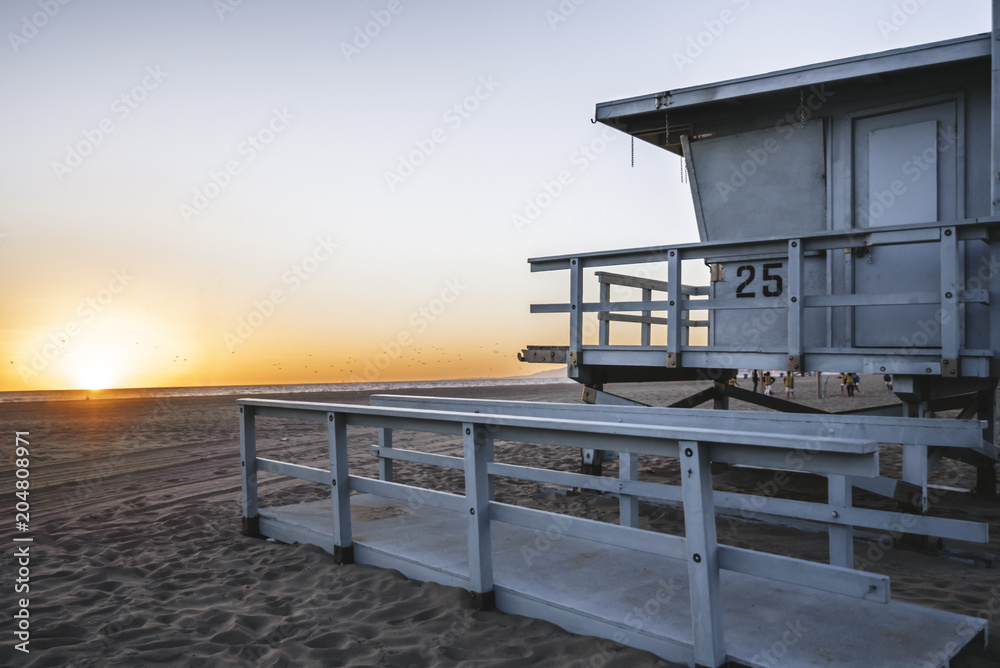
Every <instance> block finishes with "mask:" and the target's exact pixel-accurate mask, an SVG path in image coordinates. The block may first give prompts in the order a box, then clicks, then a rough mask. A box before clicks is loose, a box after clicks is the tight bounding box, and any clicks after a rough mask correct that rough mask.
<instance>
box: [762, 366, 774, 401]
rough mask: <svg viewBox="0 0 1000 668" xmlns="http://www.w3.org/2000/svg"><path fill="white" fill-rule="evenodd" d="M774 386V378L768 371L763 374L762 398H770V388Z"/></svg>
mask: <svg viewBox="0 0 1000 668" xmlns="http://www.w3.org/2000/svg"><path fill="white" fill-rule="evenodd" d="M772 385H774V376H772V375H771V372H770V371H765V372H764V396H767V397H769V396H771V386H772Z"/></svg>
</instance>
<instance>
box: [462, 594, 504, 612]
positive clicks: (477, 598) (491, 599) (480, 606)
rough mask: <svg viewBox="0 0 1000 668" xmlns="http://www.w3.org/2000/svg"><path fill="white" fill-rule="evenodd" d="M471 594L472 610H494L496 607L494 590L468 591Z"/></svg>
mask: <svg viewBox="0 0 1000 668" xmlns="http://www.w3.org/2000/svg"><path fill="white" fill-rule="evenodd" d="M469 593H470V594H472V609H473V610H495V609H496V607H497V595H496V592H495V591H494V590H492V589H491V590H489V591H484V592H481V593H480V592H476V591H470V592H469Z"/></svg>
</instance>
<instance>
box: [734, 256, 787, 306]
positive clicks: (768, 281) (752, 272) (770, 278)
mask: <svg viewBox="0 0 1000 668" xmlns="http://www.w3.org/2000/svg"><path fill="white" fill-rule="evenodd" d="M772 269H781V263H780V262H772V263H771V264H765V265H763V266H761V274H762V275H763V282H764V290H763V292H764V296H765V297H780V296H781V290H782V287H783V284H782V281H781V276H778V275H776V274H772V273H771V270H772ZM744 274H745V275H746V280H744V281H743V282H742V283H740V284H739V286H738V287H737V288H736V296H737V297H740V298H752V297H756V296H757V293H756V292H754V291H752V290H749V289H748V288H750V287H751V284H752V283H753V281H754V279H755V278H756V277H757V268H756V267H754V266H753V265H752V264H744V265H742V266H740V267H739V268H738V269H737V270H736V278H743V276H744Z"/></svg>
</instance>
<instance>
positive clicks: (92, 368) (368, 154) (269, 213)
mask: <svg viewBox="0 0 1000 668" xmlns="http://www.w3.org/2000/svg"><path fill="white" fill-rule="evenodd" d="M723 12H729V14H726V15H725V18H726V19H727V22H726V23H724V24H723V23H722V22H720V21H719V19H720V17H722V16H723ZM989 25H990V2H989V0H952V1H949V2H944V0H864V1H862V0H842V1H841V2H836V3H829V2H823V3H820V2H802V1H801V0H798V1H795V2H792V1H786V0H712V1H707V2H697V3H693V2H653V1H648V0H636V1H628V0H626V1H621V2H611V0H561V1H560V0H536V1H527V0H506V1H505V2H478V1H470V0H465V1H459V0H441V1H437V0H433V1H432V0H370V1H368V0H366V1H363V2H362V1H357V2H349V1H337V2H332V1H331V2H320V1H319V0H290V1H285V2H273V1H272V2H267V1H265V0H172V1H171V2H166V1H153V0H117V1H116V0H91V1H89V2H85V1H84V0H5V2H3V3H2V4H0V30H2V32H3V35H4V37H3V41H2V44H0V81H2V82H3V91H4V95H3V104H2V105H0V137H2V141H0V147H2V160H0V284H2V286H3V299H2V304H3V307H2V310H0V313H2V318H0V352H2V357H0V361H2V362H3V369H4V373H3V374H2V375H0V390H30V389H60V388H87V389H92V388H98V387H102V386H119V387H148V386H185V385H230V384H258V383H259V384H269V383H282V382H286V383H309V382H340V381H344V382H350V381H357V380H366V379H367V380H386V381H388V380H407V379H417V378H426V379H435V378H469V377H484V376H485V377H496V376H509V375H516V374H522V373H532V372H534V371H537V370H538V367H535V366H531V365H524V364H521V363H519V362H518V361H517V360H516V353H517V351H518V350H519V349H520V348H521V347H522V346H523V345H524V344H528V343H533V344H543V343H565V340H566V336H567V334H566V333H567V329H568V327H567V322H566V319H565V317H564V316H559V315H535V316H532V315H530V314H529V312H528V305H529V304H530V303H532V302H547V301H564V300H565V296H566V291H567V287H568V280H567V278H566V276H565V275H563V274H562V273H561V272H556V273H553V274H534V275H532V274H531V273H530V272H529V270H528V265H527V264H526V262H525V260H526V259H527V258H528V257H535V256H541V255H548V254H561V253H567V252H574V251H587V250H601V249H611V248H623V247H632V246H642V245H651V244H664V243H671V242H690V241H696V240H697V231H696V229H695V225H694V217H693V213H692V210H691V203H690V195H689V192H688V190H687V188H688V186H686V185H684V184H682V183H681V179H680V165H679V161H678V159H677V158H676V157H674V156H672V155H670V154H667V153H666V152H664V151H661V150H658V149H656V148H653V147H650V146H647V145H645V144H644V143H641V142H640V143H638V144H637V145H636V146H635V166H634V167H631V166H630V145H629V140H628V138H627V137H625V136H624V135H615V134H612V133H611V131H610V130H603V132H604V135H603V136H602V128H604V126H602V125H592V124H591V123H590V119H591V118H592V117H593V113H594V104H595V103H597V102H600V101H606V100H612V99H618V98H622V97H629V96H633V95H643V94H647V93H652V92H655V91H660V90H666V89H672V88H678V87H683V86H689V85H694V84H699V83H709V82H713V81H718V80H723V79H729V78H733V77H739V76H745V75H751V74H756V73H761V72H767V71H771V70H776V69H783V68H786V67H793V66H797V65H804V64H808V63H812V62H819V61H824V60H830V59H834V58H840V57H847V56H852V55H857V54H861V53H868V52H875V51H882V50H886V49H892V48H897V47H902V46H909V45H913V44H919V43H924V42H931V41H938V40H943V39H948V38H952V37H959V36H964V35H969V34H974V33H981V32H987V31H988V30H989ZM713 30H714V32H712V31H713ZM706 31H709V32H708V33H706ZM710 33H711V34H710ZM709 34H710V38H708V37H707V35H709ZM699 37H700V38H701V41H702V42H703V44H705V46H703V47H700V48H701V51H700V52H699V51H698V50H697V49H696V48H693V47H692V46H691V45H692V43H694V42H695V41H696V40H698V39H699ZM588 146H589V147H591V150H590V151H589V152H587V151H586V150H585V149H586V147H588ZM560 173H568V178H567V185H565V186H564V187H563V188H562V192H560V193H559V194H558V195H557V196H556V197H554V198H552V200H551V202H549V200H547V199H546V198H545V197H544V196H543V194H544V193H545V188H546V186H545V184H546V183H549V184H550V185H549V188H550V189H551V188H552V187H553V186H551V182H552V181H554V180H555V179H557V178H558V176H559V175H560ZM531 201H535V202H540V203H544V204H547V206H545V207H544V208H541V209H540V210H539V211H538V212H535V211H532V210H530V208H529V203H530V202H531ZM529 214H530V216H529ZM534 214H537V215H534ZM517 216H521V217H522V218H521V219H518V218H517ZM525 222H527V223H528V224H524V223H525Z"/></svg>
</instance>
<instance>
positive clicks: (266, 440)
mask: <svg viewBox="0 0 1000 668" xmlns="http://www.w3.org/2000/svg"><path fill="white" fill-rule="evenodd" d="M998 72H1000V0H995V2H994V31H993V34H992V35H990V34H986V35H980V36H974V37H969V38H964V39H957V40H950V41H947V42H941V43H937V44H930V45H925V46H920V47H912V48H907V49H900V50H896V51H889V52H886V53H879V54H873V55H867V56H860V57H857V58H849V59H845V60H840V61H835V62H830V63H823V64H820V65H814V66H810V67H801V68H796V69H792V70H786V71H782V72H775V73H771V74H766V75H761V76H756V77H748V78H745V79H739V80H735V81H728V82H723V83H720V84H713V85H707V86H697V87H693V88H686V89H681V90H674V91H666V92H657V93H653V94H650V95H646V96H642V97H637V98H631V99H627V100H620V101H616V102H609V103H605V104H600V105H598V107H597V120H599V121H600V122H603V123H605V124H607V125H609V126H611V127H614V128H617V129H619V130H622V131H623V132H626V133H628V134H629V135H631V136H632V137H634V138H638V139H640V140H643V141H648V142H650V143H653V144H655V145H657V146H659V147H661V148H663V149H665V150H667V151H670V152H672V153H675V154H677V155H680V156H682V157H683V158H684V159H685V160H686V161H687V172H688V174H689V175H690V183H691V193H692V197H693V198H694V208H695V212H696V216H697V221H698V227H699V232H700V235H701V243H698V244H690V245H664V246H656V247H650V248H636V249H626V250H616V251H602V252H593V253H575V254H571V255H564V256H558V257H546V258H537V259H533V260H530V263H531V269H532V271H554V270H566V271H568V272H569V277H570V280H569V301H568V303H565V304H543V305H535V306H533V307H532V310H533V311H534V312H536V313H566V314H568V315H569V321H570V326H569V342H568V344H567V345H557V346H530V347H528V348H527V349H526V350H525V351H524V352H523V353H522V355H521V357H522V359H524V360H526V361H528V362H546V363H553V362H555V363H562V364H566V365H567V368H568V374H569V376H570V377H571V378H573V379H575V380H577V381H579V382H580V383H581V384H582V385H583V386H584V397H585V399H586V400H587V401H588V403H593V404H609V405H604V406H602V405H597V406H589V405H574V404H559V403H543V402H520V401H493V400H471V399H455V398H444V397H407V396H399V395H381V396H379V395H374V396H372V397H371V405H370V406H358V405H355V404H326V403H311V402H289V401H277V400H271V399H259V398H258V399H241V400H239V402H238V403H239V415H240V447H241V457H240V465H241V475H242V507H243V532H244V533H245V534H247V535H251V536H261V537H270V538H273V539H276V540H279V541H282V542H287V543H293V542H301V543H310V544H314V545H319V546H321V547H322V548H323V549H324V550H326V551H328V552H330V553H331V554H332V555H333V556H334V558H335V559H336V560H337V561H338V562H339V563H342V564H352V563H359V564H369V565H374V566H379V567H384V568H393V569H397V570H399V571H400V572H402V573H403V574H404V575H406V576H407V577H409V578H414V579H419V580H430V581H434V582H438V583H441V584H445V585H450V586H457V587H462V588H465V589H467V590H468V591H469V593H470V595H471V596H470V600H471V603H472V605H473V606H474V607H477V608H480V609H489V608H493V607H496V608H497V609H499V610H502V611H505V612H509V613H514V614H522V615H528V616H532V617H537V618H542V619H546V620H548V621H551V622H553V623H555V624H558V625H560V626H562V627H563V628H566V629H568V630H570V631H573V632H576V633H585V634H589V635H595V636H600V637H603V638H610V639H614V640H615V641H617V642H621V643H623V644H626V645H630V646H632V647H636V648H640V649H644V650H647V651H649V652H652V653H654V654H656V655H657V656H660V657H662V658H665V659H668V660H671V661H677V662H679V663H683V664H684V665H687V666H692V667H695V666H709V667H711V668H720V667H721V666H724V665H740V666H752V667H753V668H766V667H768V666H774V665H788V666H805V665H817V662H822V663H823V665H838V666H885V667H891V668H912V666H917V665H926V666H934V667H935V668H947V666H948V665H949V662H950V661H951V659H952V658H954V656H955V655H957V654H958V653H959V652H960V651H963V650H964V649H970V650H975V649H978V648H981V647H983V646H984V645H985V642H986V637H987V635H988V632H989V629H988V623H987V620H984V619H980V618H977V617H973V616H968V615H965V614H958V613H955V612H947V611H940V610H933V609H931V608H926V607H923V606H917V605H912V604H908V603H905V602H901V601H894V600H892V599H891V596H890V592H889V579H888V577H886V576H885V575H881V574H879V573H875V572H868V571H867V570H865V569H864V568H863V567H859V564H858V562H857V561H856V560H855V555H854V547H853V546H854V536H855V534H854V532H855V529H856V528H860V529H866V530H874V531H877V532H879V536H880V538H879V540H880V541H881V536H889V537H893V536H896V535H900V534H901V533H902V531H903V530H905V532H906V533H908V534H912V535H922V536H934V537H939V538H946V539H953V540H958V541H963V542H976V543H984V542H987V541H988V538H989V537H988V529H989V527H988V526H987V525H986V524H985V523H982V522H976V521H969V520H959V519H950V518H941V517H935V516H931V515H927V514H912V513H906V512H893V511H887V510H877V509H872V508H859V507H855V506H854V505H853V504H852V488H853V487H859V488H863V489H869V490H872V491H875V492H877V493H881V494H884V495H887V496H890V497H893V498H899V499H901V500H905V501H906V502H907V506H908V508H906V509H904V510H912V509H913V508H914V507H916V508H917V509H918V510H925V509H926V508H927V499H928V496H927V479H928V478H927V474H928V470H929V469H930V467H931V466H932V465H933V464H934V463H935V462H936V461H937V459H938V458H940V457H951V458H957V459H962V460H964V461H968V462H970V463H972V464H974V465H975V466H976V467H977V472H978V478H977V481H978V482H977V484H978V487H979V491H980V492H983V493H987V494H991V495H992V494H995V492H996V477H995V472H994V471H995V466H994V465H995V461H996V459H997V448H996V445H995V414H994V399H995V391H996V387H997V378H998V377H1000V364H998V360H1000V301H998V300H1000V275H998V274H1000V272H998V269H1000V232H998V227H1000V217H998V216H997V214H998V213H1000V212H998V206H997V205H998V199H1000V190H998V187H997V178H1000V75H998ZM701 265H707V266H708V272H707V273H708V279H710V280H706V281H703V282H702V283H707V284H698V285H696V284H695V283H696V281H694V280H693V279H691V278H690V274H692V273H693V272H697V271H701V272H702V273H705V269H704V267H703V266H701ZM616 266H618V267H620V269H619V270H618V271H614V272H612V271H608V270H606V268H608V267H616ZM591 270H597V271H596V272H595V274H596V275H593V276H592V275H591V274H590V271H591ZM592 279H596V280H593V282H592V283H591V280H592ZM585 284H589V290H585V287H586V286H585ZM591 290H592V291H593V292H590V291H591ZM628 292H631V294H627V293H628ZM585 294H586V295H588V296H589V299H590V300H589V301H588V299H587V298H585ZM595 295H596V300H595ZM612 323H632V324H633V325H638V328H639V332H638V336H637V337H636V339H637V340H636V339H633V340H628V339H627V338H625V337H621V333H620V332H619V330H617V329H616V330H614V331H612ZM621 326H622V325H621V324H616V325H615V327H621ZM740 368H757V369H783V370H787V371H788V372H818V371H822V372H841V371H857V372H863V373H879V374H881V373H891V374H893V375H894V376H895V391H896V393H897V394H898V395H899V396H900V397H901V398H902V400H903V407H902V409H900V407H899V405H898V404H894V405H893V406H892V407H883V409H876V410H874V411H869V412H868V414H861V415H858V414H852V415H848V414H836V415H824V414H817V415H808V414H805V415H803V414H801V413H803V412H805V413H809V412H812V413H822V411H819V410H817V409H809V408H807V407H804V406H802V405H801V404H796V403H792V402H785V401H782V400H779V399H775V398H771V397H768V398H766V399H765V398H763V397H761V396H760V395H757V394H755V393H752V392H748V391H744V390H741V389H740V388H733V387H729V386H728V385H726V384H725V383H718V382H715V383H713V384H712V385H711V386H710V387H708V388H707V389H706V390H704V391H702V392H699V393H698V394H696V395H694V396H692V397H689V398H688V399H687V400H685V401H682V402H679V403H678V404H675V405H674V406H673V407H666V408H663V407H660V408H657V407H647V406H630V405H628V404H630V403H635V402H631V401H629V400H627V399H624V398H622V397H617V396H615V395H614V394H611V393H609V392H606V391H605V386H606V385H608V384H613V383H621V382H635V381H669V380H692V379H706V380H709V379H710V380H713V381H717V380H721V379H725V378H727V377H729V376H731V374H732V373H733V372H734V370H735V369H740ZM732 397H735V398H738V399H742V400H747V401H753V402H756V403H758V404H762V405H764V406H765V407H769V408H774V409H777V410H779V411H786V413H788V412H793V411H794V412H799V413H800V414H798V415H791V414H779V413H761V412H755V411H707V410H702V409H697V408H695V406H698V405H700V404H702V403H705V402H708V401H714V404H715V406H714V407H715V408H726V407H727V402H728V399H729V398H732ZM947 409H958V410H959V411H960V413H959V415H958V418H959V419H951V420H942V419H930V416H931V414H933V413H935V412H940V411H944V410H947ZM889 411H891V412H892V415H886V414H885V413H886V412H889ZM872 413H882V414H881V415H877V414H872ZM901 413H902V414H901ZM972 418H975V419H972ZM275 419H278V420H289V419H292V420H301V421H309V422H314V423H315V424H316V426H317V427H319V428H320V431H321V432H322V433H323V438H322V439H319V440H321V441H322V443H323V445H322V447H323V448H324V449H325V450H327V452H328V454H329V464H328V465H327V464H326V463H323V464H322V465H321V466H318V467H317V466H314V465H311V464H310V465H305V464H302V463H296V462H289V461H284V460H278V459H274V458H272V457H273V456H274V454H280V453H281V451H282V449H281V448H280V446H279V444H280V441H278V436H280V434H282V433H284V432H283V431H281V430H282V429H284V427H283V426H282V423H280V422H278V423H277V425H275V422H274V420H275ZM258 420H259V421H261V422H262V423H265V424H264V426H263V428H262V429H261V431H260V434H259V438H258ZM268 421H270V423H268ZM267 424H270V425H271V426H270V427H268V426H267ZM984 427H985V428H984ZM370 428H376V429H377V434H378V444H377V445H373V444H372V441H373V433H372V432H366V431H363V430H364V429H370ZM351 430H354V431H353V432H352V431H351ZM359 430H362V431H359ZM396 432H404V433H405V432H430V433H433V434H437V435H440V436H441V439H440V440H441V441H442V442H448V441H453V443H450V444H449V443H446V446H441V447H452V448H453V449H452V450H450V451H447V452H445V451H418V450H413V449H408V448H406V447H400V446H402V445H405V444H406V443H407V441H405V440H403V439H397V440H396V442H395V443H394V440H393V439H394V434H395V433H396ZM282 440H284V439H282ZM435 442H437V441H436V440H435ZM495 442H497V443H499V444H500V446H499V447H498V448H497V453H495V451H494V446H495ZM511 443H513V444H527V445H528V446H529V447H530V446H537V445H539V444H541V445H550V446H558V447H569V448H584V462H585V464H586V465H587V467H588V470H585V471H584V472H583V473H577V472H570V471H563V470H556V469H553V468H545V467H530V466H525V465H524V463H523V462H521V461H517V460H516V459H515V460H513V461H512V460H511V450H509V449H507V450H506V451H504V448H506V447H507V445H508V444H511ZM885 443H898V444H900V445H901V446H902V448H903V451H904V457H903V459H904V463H903V471H902V480H901V481H899V480H894V479H891V478H889V477H886V476H882V475H880V473H881V470H880V462H879V454H880V444H885ZM358 446H360V447H361V448H364V449H366V450H367V449H370V454H371V456H372V457H373V458H376V459H377V460H378V474H377V475H378V477H375V476H374V473H370V474H368V475H365V474H364V472H363V471H361V470H359V468H358V466H359V464H360V463H361V461H360V458H358V457H356V456H355V457H354V458H353V459H352V458H349V457H348V453H349V452H351V453H354V454H355V455H356V454H357V450H356V449H355V448H356V447H358ZM271 449H273V453H274V454H272V453H271V452H268V450H271ZM602 451H606V452H614V453H617V456H618V458H619V462H620V464H619V467H618V476H617V477H616V478H612V477H610V476H601V475H599V470H598V465H599V463H600V461H601V458H602V456H601V452H602ZM495 454H499V458H498V457H496V456H495ZM262 455H270V456H262ZM806 455H807V456H806ZM640 456H654V457H662V458H668V459H675V460H677V462H678V465H679V466H680V467H681V470H682V471H683V472H684V474H683V475H681V476H680V481H679V482H678V483H676V484H675V483H672V482H665V481H663V480H648V479H646V480H643V479H640V476H639V468H638V458H639V457H640ZM588 458H589V459H588ZM314 463H315V462H312V464H314ZM713 463H718V464H723V465H731V466H751V467H757V468H769V469H779V470H797V471H801V472H802V473H806V474H813V475H816V476H825V477H826V478H827V481H828V490H829V494H828V497H827V499H826V501H825V502H823V501H801V500H794V499H786V498H776V497H773V496H764V495H760V494H756V493H755V491H756V490H750V491H749V493H732V492H722V491H719V490H715V489H714V488H713V478H712V465H713ZM406 465H419V466H434V467H438V468H439V469H441V470H442V471H448V470H450V471H460V472H461V473H462V480H463V487H464V490H463V491H462V492H459V493H456V492H455V491H454V490H452V491H445V490H441V489H431V488H430V487H428V486H421V485H417V484H416V483H405V482H403V481H402V480H403V478H399V479H396V478H394V476H395V475H396V474H395V473H394V471H395V470H396V467H401V466H406ZM372 468H374V466H372ZM261 474H263V475H268V476H279V477H290V478H297V479H300V480H305V481H309V482H312V483H316V484H320V485H324V486H329V490H330V497H329V498H328V499H324V500H322V501H314V502H307V503H298V504H293V505H282V506H272V507H265V506H263V505H261V504H259V503H258V491H259V490H258V477H259V475H261ZM498 479H514V480H521V481H530V482H532V483H539V484H545V485H561V486H565V487H575V488H578V489H586V490H593V491H597V492H600V493H604V494H613V495H615V496H617V497H618V502H619V514H618V523H617V524H614V523H613V522H605V521H597V520H594V519H590V518H587V517H576V516H572V515H568V514H564V513H556V512H552V511H548V510H539V509H536V508H531V507H526V506H523V505H520V504H519V503H518V499H517V498H512V496H511V495H507V496H504V497H503V498H502V499H500V500H498V497H499V496H500V495H499V494H496V493H495V492H496V489H495V486H494V483H495V481H496V480H498ZM640 500H641V501H643V502H646V503H662V504H674V505H678V504H679V505H680V506H681V507H682V509H683V513H684V535H683V536H680V535H672V534H668V533H662V532H659V531H653V530H650V529H649V528H645V527H642V526H640V522H639V502H640ZM747 508H752V509H755V513H756V511H757V510H760V511H761V512H766V513H767V514H768V515H770V516H777V517H785V518H793V519H794V520H796V521H807V522H811V523H814V524H816V525H819V526H824V527H825V528H826V530H827V531H828V532H829V545H830V550H829V563H820V562H815V561H808V560H804V559H796V558H791V557H786V556H783V555H780V554H773V553H768V552H763V551H759V550H755V549H745V548H742V547H736V546H733V545H726V544H720V543H719V542H718V537H717V535H716V513H717V512H719V513H721V512H733V511H740V510H745V509H747ZM901 527H902V528H903V529H902V530H901ZM539 536H544V537H546V538H547V539H548V541H549V543H548V544H547V545H546V546H545V548H544V558H535V557H534V555H533V553H532V552H531V549H532V548H531V546H532V545H534V546H536V547H537V546H538V544H539V543H538V542H537V541H538V537H539ZM537 551H538V550H536V552H537ZM539 554H541V553H540V552H539ZM723 592H725V595H723ZM640 611H645V613H648V614H645V616H642V617H641V618H640V617H638V616H637V614H636V613H637V612H640ZM751 611H752V612H751ZM803 626H804V628H807V629H809V632H808V633H805V634H801V635H800V636H795V638H794V642H792V641H791V640H790V638H791V636H789V635H788V633H790V632H793V630H794V629H795V628H800V627H803ZM774 648H780V650H781V654H780V655H778V656H780V657H781V660H780V662H776V660H775V658H774V657H775V656H776V654H769V653H768V652H770V651H771V649H774ZM775 652H777V650H775Z"/></svg>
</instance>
